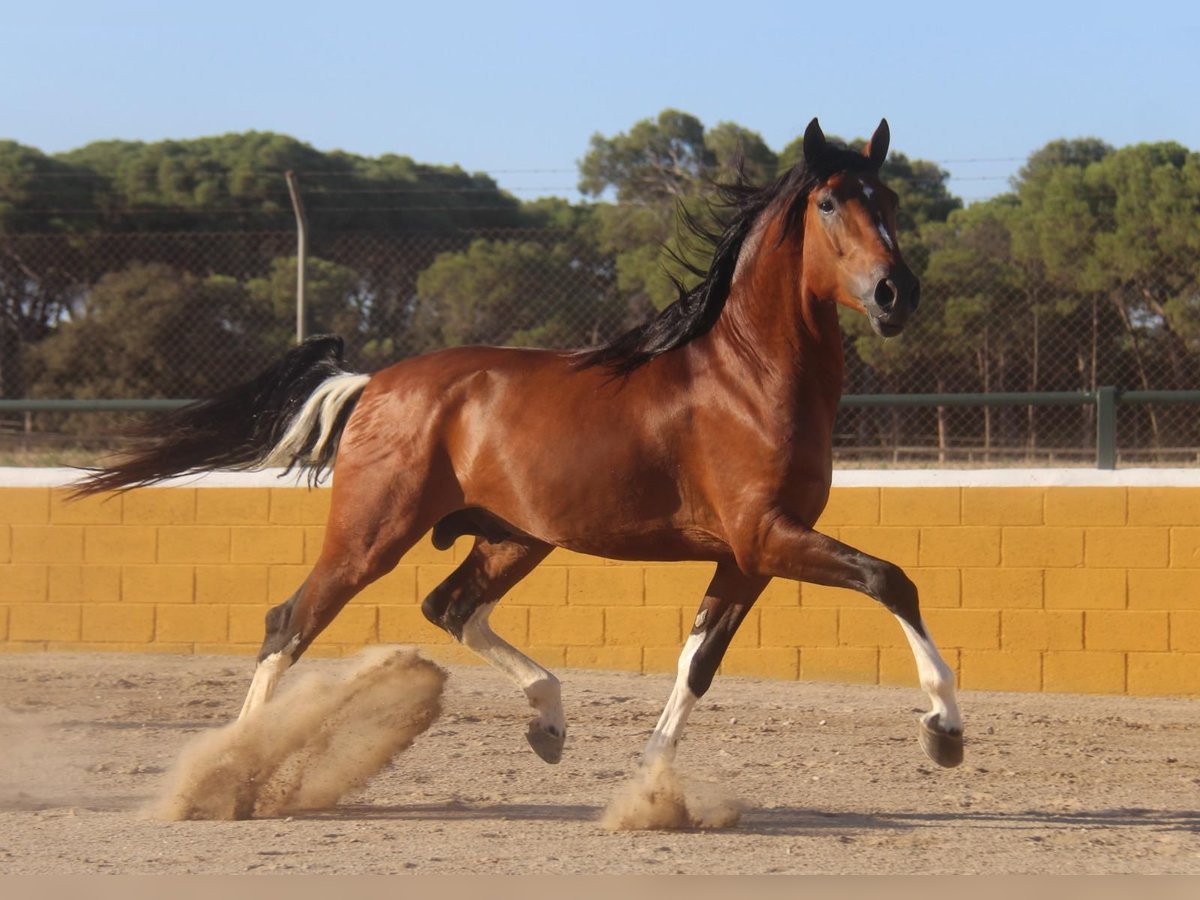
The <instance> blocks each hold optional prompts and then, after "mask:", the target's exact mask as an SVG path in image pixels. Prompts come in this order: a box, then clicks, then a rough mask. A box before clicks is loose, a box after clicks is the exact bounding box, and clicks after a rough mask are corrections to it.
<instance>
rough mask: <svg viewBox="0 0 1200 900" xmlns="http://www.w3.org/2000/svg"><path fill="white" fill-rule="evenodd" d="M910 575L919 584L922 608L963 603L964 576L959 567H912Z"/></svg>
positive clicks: (954, 605)
mask: <svg viewBox="0 0 1200 900" xmlns="http://www.w3.org/2000/svg"><path fill="white" fill-rule="evenodd" d="M907 574H908V577H909V578H911V579H912V582H913V584H915V585H916V586H917V596H918V597H919V598H920V603H921V608H922V609H925V608H930V609H933V608H937V607H945V608H951V609H954V608H957V607H959V606H961V605H962V577H961V572H960V570H959V569H957V568H954V567H946V568H934V567H929V568H926V567H924V566H922V567H920V568H912V569H908V570H907Z"/></svg>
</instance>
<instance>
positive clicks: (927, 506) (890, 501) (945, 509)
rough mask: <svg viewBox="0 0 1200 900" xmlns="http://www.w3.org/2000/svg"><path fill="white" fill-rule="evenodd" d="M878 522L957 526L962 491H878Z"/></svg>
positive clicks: (960, 510) (884, 523) (907, 489)
mask: <svg viewBox="0 0 1200 900" xmlns="http://www.w3.org/2000/svg"><path fill="white" fill-rule="evenodd" d="M879 521H880V523H881V524H883V525H926V526H927V525H958V524H959V523H960V522H961V521H962V492H961V490H960V489H959V488H880V490H879ZM801 665H803V662H801Z"/></svg>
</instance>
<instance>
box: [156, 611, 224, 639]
mask: <svg viewBox="0 0 1200 900" xmlns="http://www.w3.org/2000/svg"><path fill="white" fill-rule="evenodd" d="M155 610H156V616H155V627H154V639H155V641H168V642H170V641H174V642H185V643H186V642H192V643H197V642H204V643H214V642H224V641H226V640H228V635H229V607H227V606H221V605H217V604H205V605H203V606H196V605H187V606H185V605H182V604H180V605H171V604H163V605H160V606H157V607H155Z"/></svg>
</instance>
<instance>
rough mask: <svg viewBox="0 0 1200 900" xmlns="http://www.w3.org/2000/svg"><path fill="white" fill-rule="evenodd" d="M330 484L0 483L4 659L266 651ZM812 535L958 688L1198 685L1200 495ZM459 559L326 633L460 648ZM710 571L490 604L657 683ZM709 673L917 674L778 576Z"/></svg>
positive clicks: (316, 536) (961, 500) (573, 648)
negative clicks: (916, 611)
mask: <svg viewBox="0 0 1200 900" xmlns="http://www.w3.org/2000/svg"><path fill="white" fill-rule="evenodd" d="M328 507H329V492H328V491H326V490H316V491H310V490H306V489H303V488H204V487H200V488H174V487H173V488H151V489H143V490H138V491H134V492H132V493H129V494H125V495H122V496H114V497H109V498H102V499H97V498H91V499H88V500H85V501H82V502H78V503H67V502H64V496H63V492H62V491H61V490H59V489H54V488H0V649H2V650H9V651H19V650H56V649H83V650H122V651H129V650H144V651H157V652H175V653H189V652H193V653H238V654H246V655H250V654H253V653H255V652H256V651H257V649H258V645H259V641H260V640H261V638H262V627H263V626H262V623H263V616H264V615H265V614H266V611H267V610H268V609H269V608H270V607H271V606H272V605H274V604H276V603H279V602H280V601H282V600H284V599H286V598H287V596H288V595H289V594H290V593H291V592H292V591H294V590H295V589H296V587H297V586H298V585H299V584H300V582H301V581H302V580H303V578H304V576H305V574H306V573H307V571H308V568H309V566H310V565H311V563H312V561H313V560H314V559H315V558H316V554H317V552H318V550H319V547H320V543H321V539H322V535H323V531H324V529H323V524H324V520H325V516H326V514H327V513H328ZM820 527H821V529H822V530H824V531H825V532H827V533H829V534H831V535H832V536H834V537H837V538H839V539H840V540H843V541H846V542H847V543H851V544H853V545H855V546H857V547H860V548H862V549H863V550H866V551H867V552H870V553H873V554H876V555H879V556H883V557H885V558H888V559H891V560H892V561H894V562H896V563H898V564H900V565H902V566H904V567H905V569H906V571H907V572H908V573H909V575H910V576H911V577H912V579H913V580H914V582H915V583H916V584H917V586H918V588H919V589H920V590H921V594H922V607H923V609H924V613H925V618H926V622H927V624H928V626H929V629H930V631H931V633H932V634H933V636H934V639H935V640H936V642H937V643H938V645H939V646H940V647H941V648H942V651H943V654H944V655H945V657H946V659H947V661H948V662H949V663H950V664H951V666H953V667H954V669H955V670H956V672H957V673H958V677H959V681H960V684H961V686H962V687H963V688H965V689H968V690H972V689H981V690H982V689H992V690H1013V691H1079V692H1104V693H1126V694H1146V695H1166V694H1177V695H1192V696H1197V695H1200V488H1158V487H1155V488H1149V487H1147V488H1138V487H1044V488H1041V487H1030V488H1009V487H986V488H985V487H937V488H912V487H862V488H854V487H844V488H835V489H834V491H833V494H832V496H831V498H830V503H829V506H828V508H827V510H826V514H825V516H824V517H823V519H822V522H821V525H820ZM467 549H469V542H468V541H466V540H463V541H460V542H459V543H458V544H457V545H456V546H455V547H454V548H453V549H452V550H449V551H445V552H441V551H437V550H435V549H434V548H433V547H432V545H430V544H429V543H428V542H427V541H426V542H422V543H421V544H420V545H418V546H417V547H415V548H413V550H412V551H411V552H410V553H409V554H408V555H407V556H406V557H405V558H404V560H403V561H402V562H401V564H400V565H399V566H398V567H397V568H396V569H395V570H394V571H393V572H391V573H390V574H388V575H387V576H385V577H384V578H382V579H380V580H379V581H378V582H376V583H375V584H373V585H371V586H370V587H369V588H368V589H367V590H365V591H364V592H363V593H362V594H360V595H359V596H358V597H357V598H355V600H354V601H352V603H351V604H350V605H349V606H348V607H347V608H346V609H345V610H344V611H343V612H342V614H341V615H340V616H339V617H338V619H337V620H336V621H335V622H334V624H333V625H332V626H330V628H329V629H328V630H327V631H326V632H325V633H324V634H323V635H322V636H321V637H320V638H319V639H318V641H317V643H316V644H315V645H314V647H313V651H312V652H314V653H319V654H323V655H342V654H347V653H352V652H354V651H356V650H357V649H358V648H360V647H361V646H362V645H363V644H368V643H374V642H389V643H393V642H399V643H416V644H421V645H423V646H425V647H426V649H427V652H429V654H430V655H431V656H433V657H434V658H438V659H442V660H447V661H450V660H454V661H459V660H461V661H469V660H471V656H470V654H469V653H467V652H465V651H464V650H463V649H462V648H461V647H458V646H456V645H454V644H453V642H452V641H450V640H449V638H447V637H446V636H445V635H444V634H442V633H441V632H440V631H438V630H437V629H435V628H433V626H431V625H429V624H428V623H427V622H426V621H425V619H424V617H423V616H422V615H421V611H420V601H421V598H423V597H424V596H425V594H426V593H427V592H428V591H430V590H431V589H432V588H433V587H434V586H435V585H436V584H437V583H438V582H439V581H441V580H442V579H443V578H445V577H446V575H447V574H448V573H449V572H450V571H451V570H452V568H453V566H454V565H455V564H456V563H457V562H458V561H459V560H461V559H462V557H463V555H464V554H465V552H466V551H467ZM711 572H712V566H711V565H705V564H695V563H686V564H685V563H680V564H651V563H645V564H642V563H636V564H634V563H614V562H609V561H605V560H600V559H594V558H591V557H587V556H582V555H580V554H577V553H569V552H565V551H556V552H555V553H553V554H551V556H550V557H549V558H548V559H547V561H546V562H545V563H543V564H542V566H541V567H540V568H539V569H538V570H536V571H535V572H534V573H533V574H532V575H530V576H529V577H528V578H527V579H526V580H525V581H524V582H522V583H521V584H520V585H518V587H517V588H516V589H514V591H513V592H512V593H511V595H510V596H509V597H508V598H506V600H505V601H504V603H503V604H502V605H501V606H500V607H499V608H498V609H497V612H496V614H495V616H494V617H493V623H494V624H495V626H496V628H497V630H498V631H499V632H500V633H502V634H504V635H505V636H506V637H508V639H509V640H511V641H512V642H513V643H515V644H517V645H518V646H520V647H522V648H524V649H525V650H527V651H528V652H529V653H531V654H532V655H533V656H534V657H536V658H538V659H539V660H541V661H543V662H544V663H546V664H548V665H552V666H563V665H568V666H579V667H589V668H613V669H626V670H635V671H643V672H669V671H673V670H674V668H675V663H676V658H677V655H678V652H679V647H680V644H681V642H682V640H683V638H684V636H685V635H686V634H687V631H688V629H689V627H690V625H691V621H692V616H693V615H694V613H695V609H696V605H697V603H698V602H699V600H700V597H701V595H702V593H703V590H704V587H705V585H706V584H707V582H708V579H709V577H710V575H711ZM723 671H724V672H726V673H733V674H745V675H760V676H769V677H779V678H801V679H814V680H837V681H846V682H858V683H884V684H909V685H912V684H915V680H916V679H915V667H914V664H913V661H912V656H911V653H910V652H909V650H908V647H907V644H906V642H905V640H904V638H903V635H902V633H901V631H900V628H899V627H898V625H897V624H896V622H895V620H894V619H893V617H892V616H891V615H890V614H889V613H887V612H886V611H885V610H884V609H882V608H881V607H880V606H879V605H878V604H876V603H874V602H873V601H870V600H868V599H866V598H864V597H862V596H861V595H858V594H855V593H853V592H850V591H844V590H837V589H832V588H823V587H819V586H814V585H807V584H806V585H802V586H798V585H796V584H794V583H790V582H783V581H775V582H773V583H772V584H771V586H770V587H769V588H768V589H767V591H766V592H765V593H764V595H763V597H762V599H761V600H760V602H759V605H758V606H757V607H756V608H755V609H754V610H753V611H752V612H751V614H750V616H749V617H748V618H747V620H746V622H745V623H744V625H743V627H742V629H741V631H740V632H739V633H738V635H737V637H736V638H735V639H734V641H733V644H732V646H731V647H730V650H729V653H728V654H727V656H726V658H725V662H724V665H723Z"/></svg>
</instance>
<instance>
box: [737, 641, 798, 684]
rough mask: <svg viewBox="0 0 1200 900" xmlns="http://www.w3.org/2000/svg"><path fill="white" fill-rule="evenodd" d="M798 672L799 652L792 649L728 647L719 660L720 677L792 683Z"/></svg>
mask: <svg viewBox="0 0 1200 900" xmlns="http://www.w3.org/2000/svg"><path fill="white" fill-rule="evenodd" d="M799 670H800V651H799V650H796V649H795V648H792V647H755V648H745V649H739V648H735V647H730V648H729V650H728V652H726V654H725V658H724V659H722V660H721V668H720V673H721V674H722V675H750V676H753V677H755V678H784V679H787V680H789V681H794V680H795V679H796V676H797V674H798V672H799Z"/></svg>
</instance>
